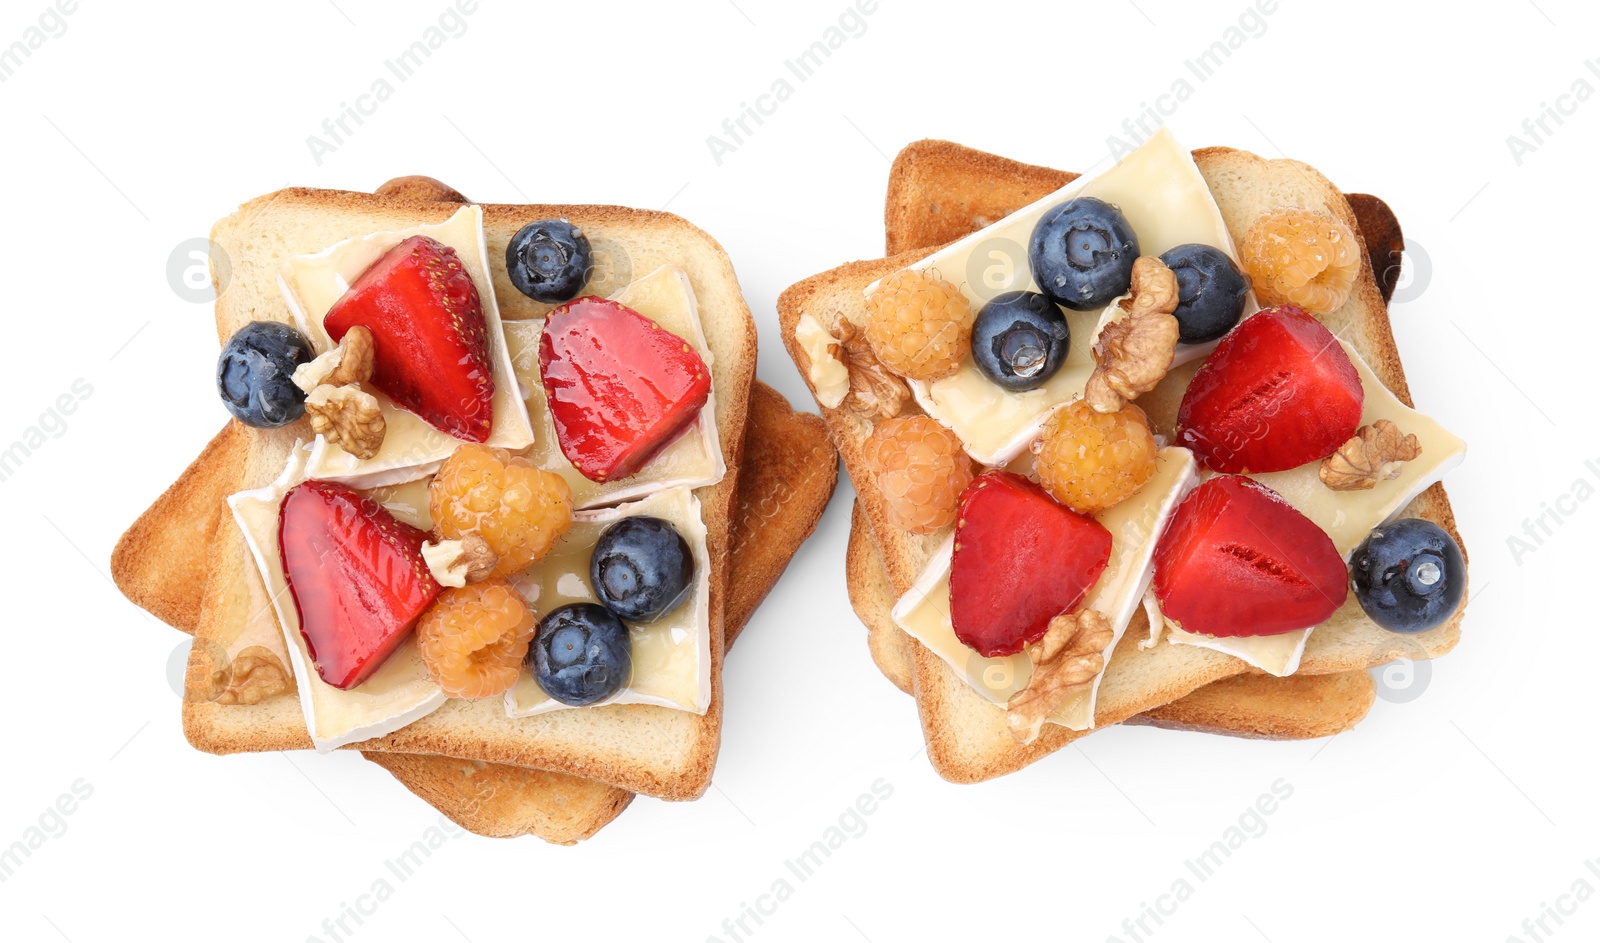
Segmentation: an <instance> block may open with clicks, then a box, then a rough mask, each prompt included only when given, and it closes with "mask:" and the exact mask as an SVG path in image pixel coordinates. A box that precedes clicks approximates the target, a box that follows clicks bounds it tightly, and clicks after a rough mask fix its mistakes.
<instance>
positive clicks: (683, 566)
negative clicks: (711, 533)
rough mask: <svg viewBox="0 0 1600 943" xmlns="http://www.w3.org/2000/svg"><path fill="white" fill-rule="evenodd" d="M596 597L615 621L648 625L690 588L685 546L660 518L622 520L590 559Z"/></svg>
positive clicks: (691, 566)
mask: <svg viewBox="0 0 1600 943" xmlns="http://www.w3.org/2000/svg"><path fill="white" fill-rule="evenodd" d="M589 579H590V582H591V583H592V584H593V586H594V594H595V595H596V596H598V597H600V602H601V604H602V605H604V606H605V607H606V608H607V609H610V610H611V611H612V612H614V613H616V614H617V616H618V617H619V618H623V619H631V620H633V621H634V622H652V621H654V620H656V619H659V618H661V617H662V616H664V615H666V614H667V613H669V612H671V611H672V610H674V609H676V608H678V606H679V604H681V603H682V602H683V600H684V599H685V598H686V597H687V596H688V595H689V589H690V587H692V586H694V554H693V553H692V552H691V551H690V550H689V542H688V541H687V540H684V539H683V535H682V534H680V533H678V531H677V529H676V528H674V527H673V526H672V525H671V524H669V523H667V522H666V521H664V520H662V519H661V518H659V517H625V518H623V519H622V520H620V521H617V522H616V523H615V524H612V525H611V526H610V527H607V528H606V529H605V531H604V532H603V533H601V534H600V539H599V540H598V541H596V542H595V545H594V551H593V556H591V557H590V558H589Z"/></svg>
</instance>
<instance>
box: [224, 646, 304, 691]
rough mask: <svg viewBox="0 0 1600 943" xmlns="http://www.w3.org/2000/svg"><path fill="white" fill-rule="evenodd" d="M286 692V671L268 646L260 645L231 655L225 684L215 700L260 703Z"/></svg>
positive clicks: (287, 679) (287, 687)
mask: <svg viewBox="0 0 1600 943" xmlns="http://www.w3.org/2000/svg"><path fill="white" fill-rule="evenodd" d="M287 693H289V672H287V671H285V670H284V668H283V662H281V661H279V660H278V656H277V655H275V654H273V652H272V650H271V649H268V648H263V647H262V646H260V645H251V646H250V647H249V648H246V649H244V650H243V651H241V652H239V654H238V655H236V656H234V659H233V664H232V666H230V668H229V669H228V686H227V687H226V688H223V689H222V691H221V693H219V694H218V695H217V696H216V698H215V700H216V702H217V703H218V704H259V703H261V702H262V701H265V700H269V699H271V698H275V697H277V696H279V695H280V694H287Z"/></svg>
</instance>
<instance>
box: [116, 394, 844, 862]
mask: <svg viewBox="0 0 1600 943" xmlns="http://www.w3.org/2000/svg"><path fill="white" fill-rule="evenodd" d="M244 442H245V430H244V429H243V428H242V427H239V426H237V425H236V424H232V423H230V424H229V425H228V426H227V427H225V428H224V429H223V431H222V432H220V433H218V434H217V436H216V437H215V438H214V439H212V441H211V442H210V443H209V444H208V445H207V446H206V449H205V450H204V451H203V452H202V453H201V455H200V457H198V458H196V459H195V461H194V462H193V463H191V464H190V466H189V467H188V468H187V469H186V470H185V471H184V473H183V474H182V475H181V476H180V477H179V479H178V480H177V481H176V482H175V483H174V484H173V486H172V487H171V488H169V489H167V492H166V493H165V494H163V495H162V496H161V497H160V498H158V499H157V500H156V502H155V503H154V504H153V505H151V507H150V508H149V509H148V510H146V511H145V513H144V514H142V515H140V516H139V519H138V520H137V521H136V522H135V523H134V525H133V526H132V527H130V528H129V529H128V531H127V533H126V534H124V535H123V538H122V540H121V541H119V542H118V544H117V549H116V551H115V552H114V554H113V557H112V573H113V575H114V576H115V577H116V579H117V585H118V587H119V588H121V589H122V590H123V592H124V594H126V595H127V596H128V598H129V599H130V600H132V601H133V602H134V603H135V604H136V605H139V606H141V607H143V608H144V609H146V610H148V611H150V612H151V613H153V614H157V615H159V616H161V618H163V620H164V621H166V622H168V623H169V624H170V625H172V626H173V627H175V628H177V629H179V630H181V631H184V632H188V633H190V634H192V633H193V632H194V628H195V623H196V621H197V620H198V618H199V610H200V605H201V600H202V598H203V596H204V580H197V579H195V578H194V574H195V573H203V572H205V570H206V569H208V568H209V564H210V549H209V548H210V544H211V538H210V536H209V532H210V531H213V530H214V529H215V525H216V523H217V521H218V520H219V518H220V517H221V514H220V511H219V510H218V508H220V507H221V505H222V501H223V499H224V497H226V495H227V493H228V482H229V481H231V480H232V478H233V476H234V474H235V471H234V469H235V467H236V466H237V463H238V461H239V459H240V457H241V455H242V453H243V444H244ZM745 456H746V457H745V463H744V467H743V468H742V469H741V470H740V476H739V490H738V504H737V510H736V512H735V515H736V516H735V526H734V530H733V541H732V546H731V549H730V557H731V559H730V561H729V577H728V596H729V601H728V608H727V615H726V618H725V619H724V622H723V630H724V634H725V635H726V640H725V643H724V644H725V647H726V646H731V645H732V644H733V640H734V639H735V638H736V637H737V636H738V635H739V634H740V633H741V632H742V630H743V629H744V627H745V626H746V625H748V624H749V620H750V617H751V615H752V614H753V613H754V611H755V608H756V607H757V606H759V605H760V603H761V600H762V599H764V598H765V597H766V594H767V593H768V592H769V591H770V590H771V589H772V587H773V586H774V585H776V583H777V581H778V578H779V577H780V576H781V575H782V574H783V570H784V569H785V567H787V566H788V563H789V560H790V559H791V558H792V557H793V556H794V553H795V551H796V550H797V549H798V548H799V545H800V544H801V543H802V542H804V541H805V540H806V538H807V537H809V536H810V535H811V533H812V532H813V531H814V530H815V529H816V525H817V522H818V521H819V520H820V519H821V517H822V512H823V509H824V508H826V507H827V504H828V499H829V498H830V497H832V495H833V488H834V484H835V483H836V481H837V475H838V458H837V456H836V455H835V453H834V451H833V446H832V445H831V444H829V442H828V436H827V430H826V428H825V427H824V426H823V425H822V422H821V420H820V419H818V418H817V417H816V416H813V415H811V414H810V413H797V412H795V411H794V410H793V409H791V408H790V407H789V404H788V401H787V400H785V399H784V398H783V396H782V394H780V393H778V392H777V391H776V390H774V389H772V388H771V387H769V386H767V385H766V384H764V383H760V382H757V383H756V384H755V385H754V386H753V387H752V389H751V394H750V416H749V420H748V421H747V423H746V426H745ZM757 523H759V526H756V525H757ZM202 532H204V533H207V534H208V536H206V537H205V538H203V539H197V537H196V535H197V534H199V533H202ZM196 545H198V548H199V549H198V550H197V549H195V546H196ZM364 755H365V756H366V758H367V759H369V760H371V761H373V762H374V763H377V764H378V765H379V766H382V767H383V768H384V769H386V770H388V771H389V772H390V773H391V774H392V775H393V776H394V777H395V779H397V780H399V781H400V783H401V784H402V785H404V786H405V787H406V788H407V789H409V790H411V791H412V792H413V793H415V794H416V795H418V796H419V797H421V798H423V799H424V800H425V801H427V802H428V803H430V804H431V805H433V806H434V807H435V808H437V809H438V810H439V811H440V812H442V813H444V814H445V815H446V816H448V817H449V818H450V819H451V820H452V821H454V822H456V823H457V824H459V825H461V826H462V827H463V828H466V829H468V830H470V831H472V832H475V833H477V834H480V835H487V836H490V837H511V836H517V835H536V836H538V837H540V838H542V839H544V840H546V841H549V842H554V843H557V844H572V843H574V842H577V841H579V840H581V839H584V838H588V837H589V836H591V835H593V834H594V833H595V832H596V831H598V830H599V829H600V828H601V827H603V826H604V825H606V824H607V823H609V822H610V821H611V820H612V819H614V818H616V817H617V816H618V815H619V814H621V812H622V810H623V809H625V808H626V807H627V804H628V802H630V801H631V800H632V798H633V793H631V792H628V791H626V790H623V789H618V788H617V787H615V786H609V785H606V784H604V783H598V782H595V781H594V780H589V779H581V778H579V777H576V776H571V775H567V774H564V773H552V772H549V771H546V770H531V769H527V768H525V767H519V766H508V765H505V764H496V763H483V762H475V761H472V760H458V759H454V758H452V757H443V756H428V755H420V754H407V753H377V752H368V753H366V754H364Z"/></svg>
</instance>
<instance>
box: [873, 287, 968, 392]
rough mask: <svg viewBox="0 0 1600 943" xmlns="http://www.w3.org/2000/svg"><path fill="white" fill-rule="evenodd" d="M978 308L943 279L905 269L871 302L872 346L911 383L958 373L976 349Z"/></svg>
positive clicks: (885, 361) (890, 367)
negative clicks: (974, 334)
mask: <svg viewBox="0 0 1600 943" xmlns="http://www.w3.org/2000/svg"><path fill="white" fill-rule="evenodd" d="M972 319H973V313H972V308H971V306H969V305H968V304H967V299H966V298H965V297H963V296H962V294H961V290H960V289H959V288H957V287H956V286H954V285H952V284H950V283H949V282H947V281H945V280H944V279H942V278H939V277H938V276H937V275H931V274H924V273H922V272H914V271H912V270H911V269H903V270H901V271H898V272H895V273H894V274H893V275H890V276H889V277H888V278H885V279H884V280H883V283H882V284H881V285H879V286H878V290H877V291H875V292H873V293H872V295H871V296H870V297H868V298H867V324H866V332H867V341H868V343H870V344H871V345H872V352H873V353H875V354H877V355H878V360H879V362H881V363H882V364H883V365H884V366H885V367H888V368H889V369H890V370H893V371H894V372H895V373H898V374H900V375H901V376H903V377H906V378H907V379H911V380H937V379H940V378H941V377H947V376H949V375H950V374H952V373H955V372H956V368H958V367H960V366H961V361H963V360H965V359H967V352H968V351H969V350H970V349H971V347H972Z"/></svg>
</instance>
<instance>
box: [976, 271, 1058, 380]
mask: <svg viewBox="0 0 1600 943" xmlns="http://www.w3.org/2000/svg"><path fill="white" fill-rule="evenodd" d="M1071 342H1072V335H1071V333H1070V332H1069V331H1068V329H1067V319H1066V318H1065V317H1064V316H1063V315H1062V314H1061V309H1060V308H1057V307H1056V306H1055V302H1053V301H1051V300H1050V299H1049V298H1046V297H1045V296H1044V295H1041V294H1039V293H1038V292H1034V291H1008V292H1004V293H1002V294H999V295H996V296H995V298H994V300H993V301H990V302H989V303H988V304H986V305H984V306H983V309H982V310H981V311H979V312H978V320H977V321H976V322H975V323H974V324H973V325H972V362H973V363H974V364H976V365H977V367H978V372H979V373H982V374H983V375H984V376H986V377H988V378H989V379H990V380H992V381H994V383H995V385H997V386H999V387H1001V388H1003V389H1007V390H1012V391H1014V392H1022V391H1023V390H1031V389H1035V388H1037V387H1041V386H1044V385H1045V383H1046V382H1047V381H1049V379H1050V378H1051V377H1053V376H1055V375H1056V371H1057V370H1060V369H1061V365H1062V364H1063V363H1065V362H1066V359H1067V348H1068V347H1069V346H1070V344H1071Z"/></svg>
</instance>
